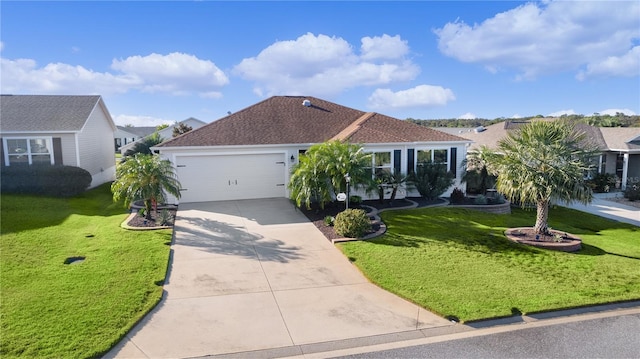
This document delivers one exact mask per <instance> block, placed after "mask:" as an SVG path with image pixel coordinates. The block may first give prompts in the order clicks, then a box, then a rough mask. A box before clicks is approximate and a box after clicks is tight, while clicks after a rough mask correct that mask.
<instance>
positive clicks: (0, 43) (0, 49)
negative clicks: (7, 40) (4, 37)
mask: <svg viewBox="0 0 640 359" xmlns="http://www.w3.org/2000/svg"><path fill="white" fill-rule="evenodd" d="M2 50H4V42H2V41H0V51H2Z"/></svg>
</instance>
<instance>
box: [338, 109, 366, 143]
mask: <svg viewBox="0 0 640 359" xmlns="http://www.w3.org/2000/svg"><path fill="white" fill-rule="evenodd" d="M375 114H376V113H375V112H366V113H365V114H364V115H362V116H360V117H359V118H357V119H356V120H355V121H353V122H352V123H351V124H350V125H349V126H347V127H345V128H344V129H343V130H342V131H340V132H339V133H338V134H337V135H335V136H333V137H332V138H331V140H330V141H335V140H338V141H344V140H346V139H347V138H349V137H351V135H353V134H354V133H355V132H356V131H358V130H359V129H360V127H361V126H362V124H363V123H364V122H365V121H366V120H368V119H370V118H371V117H373V115H375Z"/></svg>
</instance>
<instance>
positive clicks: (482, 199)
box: [473, 195, 489, 205]
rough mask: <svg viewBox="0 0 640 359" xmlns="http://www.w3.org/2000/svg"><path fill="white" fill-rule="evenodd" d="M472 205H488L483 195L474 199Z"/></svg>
mask: <svg viewBox="0 0 640 359" xmlns="http://www.w3.org/2000/svg"><path fill="white" fill-rule="evenodd" d="M473 203H475V204H479V205H484V204H488V203H489V200H487V197H485V196H483V195H478V197H476V199H475V200H473Z"/></svg>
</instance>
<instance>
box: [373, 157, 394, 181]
mask: <svg viewBox="0 0 640 359" xmlns="http://www.w3.org/2000/svg"><path fill="white" fill-rule="evenodd" d="M368 172H369V173H370V174H371V178H384V177H386V176H388V175H390V174H391V173H392V172H393V165H392V163H391V152H389V151H385V152H373V153H372V154H371V169H369V170H368Z"/></svg>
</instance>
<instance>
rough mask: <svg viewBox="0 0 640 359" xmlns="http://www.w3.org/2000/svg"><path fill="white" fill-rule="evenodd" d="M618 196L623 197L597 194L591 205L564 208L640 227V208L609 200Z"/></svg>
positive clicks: (578, 204)
mask: <svg viewBox="0 0 640 359" xmlns="http://www.w3.org/2000/svg"><path fill="white" fill-rule="evenodd" d="M616 196H621V194H619V193H596V194H595V195H594V197H593V201H592V202H591V203H590V204H587V205H584V204H582V203H572V204H570V205H568V206H567V205H563V206H566V207H569V208H572V209H577V210H579V211H582V212H587V213H591V214H595V215H596V216H601V217H605V218H609V219H613V220H616V221H619V222H624V223H629V224H633V225H635V226H638V227H640V208H636V207H631V206H626V205H624V204H621V203H617V202H614V201H610V200H607V198H612V197H616Z"/></svg>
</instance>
